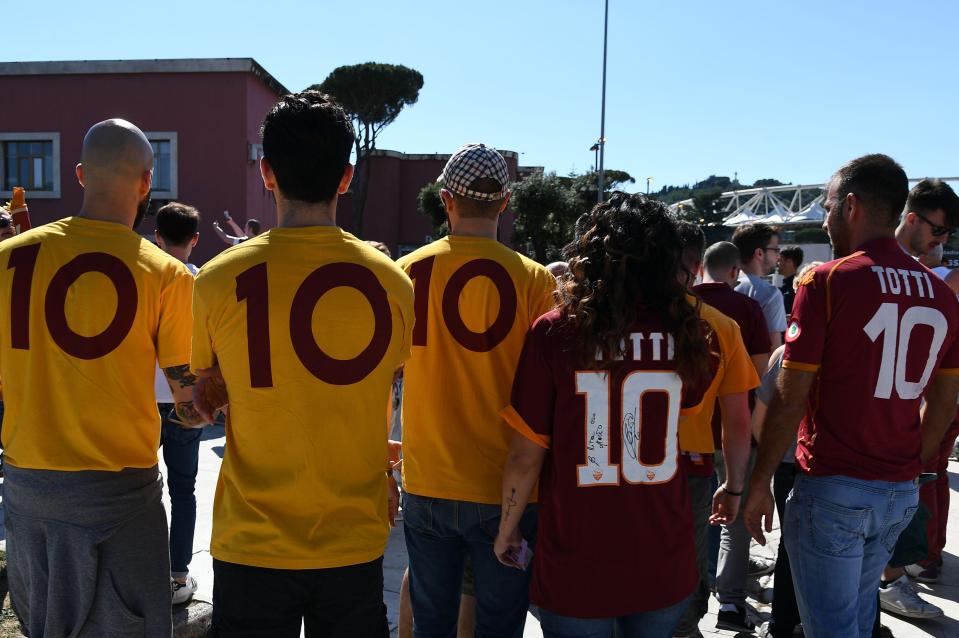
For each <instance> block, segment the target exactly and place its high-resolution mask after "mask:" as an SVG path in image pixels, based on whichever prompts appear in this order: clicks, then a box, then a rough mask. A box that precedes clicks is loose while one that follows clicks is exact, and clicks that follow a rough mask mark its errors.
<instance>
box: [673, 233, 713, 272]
mask: <svg viewBox="0 0 959 638" xmlns="http://www.w3.org/2000/svg"><path fill="white" fill-rule="evenodd" d="M676 230H677V231H678V232H679V241H680V243H681V244H682V246H683V256H682V260H681V262H680V263H681V265H682V267H683V268H684V269H685V270H686V273H687V274H689V275H694V276H695V273H693V268H694V267H696V266H697V265H698V264H700V263H702V261H703V246H705V245H706V235H704V234H703V230H702V229H701V228H700V227H699V224H694V223H692V222H690V221H686V220H684V219H680V220H678V221H677V222H676Z"/></svg>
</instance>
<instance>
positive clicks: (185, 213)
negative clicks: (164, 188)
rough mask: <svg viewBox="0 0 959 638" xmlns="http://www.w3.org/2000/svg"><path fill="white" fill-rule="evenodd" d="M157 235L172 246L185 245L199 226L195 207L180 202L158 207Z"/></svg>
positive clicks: (198, 215)
mask: <svg viewBox="0 0 959 638" xmlns="http://www.w3.org/2000/svg"><path fill="white" fill-rule="evenodd" d="M156 220H157V235H159V236H160V237H162V238H163V241H166V242H169V243H170V244H172V245H174V246H186V245H187V244H188V243H190V240H191V239H193V236H194V235H196V232H197V229H198V228H199V227H200V213H199V212H198V211H197V209H195V208H193V207H192V206H188V205H187V204H181V203H180V202H170V203H169V204H164V205H163V206H161V207H160V209H159V210H158V211H157V214H156Z"/></svg>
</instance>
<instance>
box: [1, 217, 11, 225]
mask: <svg viewBox="0 0 959 638" xmlns="http://www.w3.org/2000/svg"><path fill="white" fill-rule="evenodd" d="M10 226H13V220H12V219H10V218H9V217H0V228H9V227H10Z"/></svg>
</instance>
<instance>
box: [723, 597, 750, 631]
mask: <svg viewBox="0 0 959 638" xmlns="http://www.w3.org/2000/svg"><path fill="white" fill-rule="evenodd" d="M724 610H725V611H724ZM755 628H756V625H754V624H753V621H751V620H750V619H749V617H748V616H747V615H746V608H745V607H740V606H739V605H729V604H725V605H723V606H722V608H721V609H720V611H719V613H718V614H717V615H716V629H726V630H728V631H746V632H749V633H752V632H753V630H754V629H755Z"/></svg>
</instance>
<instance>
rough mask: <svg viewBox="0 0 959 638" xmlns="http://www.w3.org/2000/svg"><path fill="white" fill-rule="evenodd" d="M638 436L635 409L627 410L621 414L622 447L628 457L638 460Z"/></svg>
mask: <svg viewBox="0 0 959 638" xmlns="http://www.w3.org/2000/svg"><path fill="white" fill-rule="evenodd" d="M638 441H639V436H637V434H636V411H635V410H633V411H632V412H627V413H626V414H624V415H623V447H624V448H626V452H627V453H628V454H629V456H630V458H632V459H636V460H639V456H638V454H639V447H638V446H637V445H636V443H637V442H638Z"/></svg>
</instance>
